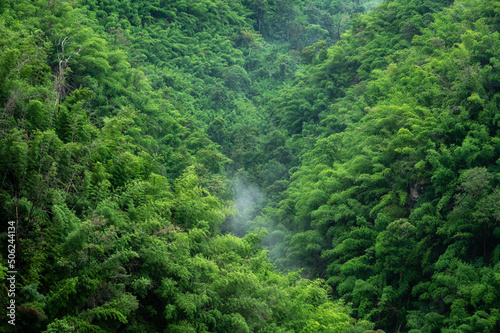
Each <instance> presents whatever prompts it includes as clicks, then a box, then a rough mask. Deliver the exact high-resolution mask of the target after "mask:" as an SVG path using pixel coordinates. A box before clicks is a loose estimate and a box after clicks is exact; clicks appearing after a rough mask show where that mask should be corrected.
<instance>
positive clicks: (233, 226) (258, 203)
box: [225, 176, 264, 237]
mask: <svg viewBox="0 0 500 333" xmlns="http://www.w3.org/2000/svg"><path fill="white" fill-rule="evenodd" d="M232 191H233V206H234V210H235V214H234V215H232V216H230V217H229V219H228V223H227V225H226V228H225V229H226V231H227V232H230V233H232V234H233V235H236V236H238V237H243V236H245V234H246V232H247V231H248V230H252V229H254V227H253V226H252V223H251V222H252V220H253V219H254V218H255V217H256V216H257V215H258V214H259V213H260V211H261V210H262V207H263V203H264V195H263V193H262V192H261V191H260V190H259V188H258V187H257V186H256V185H254V184H252V183H251V182H250V181H249V180H248V179H247V178H246V177H243V176H236V177H235V178H234V179H233V181H232Z"/></svg>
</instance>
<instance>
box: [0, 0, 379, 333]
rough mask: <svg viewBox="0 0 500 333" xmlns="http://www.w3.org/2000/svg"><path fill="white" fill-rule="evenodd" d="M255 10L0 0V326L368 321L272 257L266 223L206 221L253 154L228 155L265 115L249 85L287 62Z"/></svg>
mask: <svg viewBox="0 0 500 333" xmlns="http://www.w3.org/2000/svg"><path fill="white" fill-rule="evenodd" d="M299 9H300V6H297V10H299ZM255 13H256V11H255V8H254V4H253V3H239V2H234V1H202V2H200V1H174V2H168V3H167V2H165V1H147V2H145V1H91V0H88V1H86V0H82V1H79V2H68V1H65V0H55V1H41V0H40V1H28V0H25V1H10V0H7V1H2V2H1V3H0V76H1V77H2V80H1V82H0V106H1V108H2V113H1V117H0V132H1V138H0V177H1V185H0V202H1V205H0V218H1V223H2V234H1V237H2V243H3V244H8V243H10V244H11V245H15V248H16V253H15V258H16V265H15V268H16V270H17V271H18V274H17V280H16V296H15V301H16V316H17V317H16V322H15V323H16V326H15V327H14V326H12V325H7V319H8V318H6V316H5V315H6V312H5V311H4V312H3V313H2V315H1V320H2V326H1V329H0V331H2V332H9V331H22V332H118V331H120V332H161V331H164V332H182V333H184V332H317V331H325V332H343V331H346V330H351V331H353V332H362V331H364V330H366V329H369V328H372V327H373V324H371V323H369V322H368V321H363V320H361V321H356V320H354V319H353V318H351V317H350V313H351V310H350V308H349V307H348V306H346V305H344V303H342V302H336V303H333V302H332V300H331V289H330V288H329V287H328V286H327V285H326V284H325V282H324V280H306V279H303V278H301V277H300V276H299V274H298V273H297V272H292V273H289V274H283V273H280V272H278V271H276V269H275V268H274V266H273V265H272V264H270V263H269V260H268V259H267V252H266V250H265V249H264V248H263V247H262V246H259V243H260V242H261V241H262V239H263V237H264V236H265V235H266V233H267V232H266V231H265V230H255V231H253V232H248V233H247V234H246V236H245V237H243V238H238V237H236V236H233V235H231V234H227V233H226V234H222V233H221V232H220V231H221V228H222V227H223V226H224V223H226V221H227V219H228V216H230V215H233V214H235V212H234V209H233V208H232V204H231V201H229V200H230V199H231V198H232V194H231V187H230V183H229V181H228V179H229V178H230V177H231V170H237V169H238V168H240V167H249V166H250V163H247V162H245V157H244V156H243V157H241V158H239V159H238V158H235V156H238V154H239V155H244V154H245V153H247V152H246V151H245V152H243V151H241V152H240V150H243V149H245V147H248V145H249V144H251V143H250V142H247V139H248V138H249V137H255V136H256V134H257V131H258V129H260V128H264V127H265V125H264V123H263V122H262V119H264V117H263V116H262V114H263V113H262V112H260V111H259V112H258V110H257V106H256V105H255V104H254V103H256V102H255V101H254V100H251V98H254V97H255V98H257V100H256V101H257V102H258V101H259V100H258V99H259V98H263V97H262V96H261V95H262V94H261V93H262V91H263V90H265V89H266V88H265V87H264V86H265V85H268V86H269V85H273V84H274V85H275V86H276V85H277V84H278V82H282V80H285V79H287V78H288V79H290V78H291V77H292V74H293V71H294V70H295V67H296V66H297V60H293V59H292V57H291V56H290V55H287V52H288V46H286V45H289V43H288V44H287V42H285V41H283V40H277V41H276V42H275V44H273V45H270V44H266V45H265V46H266V48H267V49H264V47H263V45H262V44H264V41H263V40H262V38H261V37H260V36H261V34H259V33H258V32H257V31H255V30H254V28H253V25H254V23H255V22H254V17H255V15H256V14H255ZM308 24H309V23H307V22H302V25H304V26H307V25H308ZM268 31H269V30H268ZM310 38H313V35H311V36H310ZM275 50H279V54H276V52H275ZM266 57H267V58H271V59H274V60H273V61H274V63H273V64H272V65H271V66H267V67H264V66H266V65H265V64H264V59H266ZM273 57H274V58H273ZM266 60H268V59H266ZM252 75H253V76H254V77H252ZM266 76H267V77H266ZM265 79H267V80H268V81H266V80H265ZM259 84H263V85H264V86H262V87H260V86H259ZM264 98H265V97H264ZM267 99H269V98H267ZM250 120H251V121H250ZM230 121H234V123H237V124H235V125H234V126H233V125H232V124H231V126H229V125H230ZM269 131H270V132H271V129H269ZM263 134H266V133H263ZM237 135H239V137H238V136H237ZM274 137H278V138H279V140H281V139H282V138H283V134H277V135H274V136H273V135H270V137H269V139H268V140H263V141H262V142H260V141H259V145H260V146H263V145H266V144H267V145H269V144H270V142H273V140H275V139H274ZM254 140H255V139H254ZM259 140H260V139H259ZM235 142H240V146H239V145H238V144H237V143H236V144H234V147H236V148H233V143H235ZM279 142H280V141H278V143H277V144H279ZM223 153H225V154H226V155H228V156H230V157H232V158H233V159H229V158H228V157H226V156H225V155H224V154H223ZM287 154H288V155H290V154H289V153H287V152H286V151H285V152H284V153H283V154H282V155H284V156H288V155H287ZM287 158H288V159H287ZM291 159H292V157H286V158H285V157H284V158H283V159H282V160H283V162H284V163H286V162H287V161H288V160H291ZM282 168H284V167H282ZM285 173H286V171H285ZM271 181H273V180H272V179H271V180H270V182H271ZM10 221H13V223H15V225H16V229H17V234H16V237H15V239H14V238H11V237H10V235H7V232H6V230H7V225H11V223H12V222H10ZM226 228H227V227H226ZM2 257H3V258H4V259H3V261H2V262H1V265H0V277H1V279H2V292H1V293H2V298H1V304H2V307H3V308H4V309H5V308H6V306H7V304H8V303H7V302H9V301H10V299H12V297H10V296H9V297H7V289H8V288H7V284H8V282H7V281H6V280H5V277H6V271H7V267H8V266H7V261H6V259H5V258H6V256H4V255H3V256H2Z"/></svg>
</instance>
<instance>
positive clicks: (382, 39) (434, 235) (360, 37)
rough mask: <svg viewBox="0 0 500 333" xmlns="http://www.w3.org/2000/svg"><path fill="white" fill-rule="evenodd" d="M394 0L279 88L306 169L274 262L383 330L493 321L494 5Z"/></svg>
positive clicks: (276, 210)
mask: <svg viewBox="0 0 500 333" xmlns="http://www.w3.org/2000/svg"><path fill="white" fill-rule="evenodd" d="M446 5H448V4H447V3H446V2H442V1H426V2H424V3H420V2H417V1H415V2H407V1H390V2H387V3H384V4H382V5H381V6H380V7H378V8H377V9H376V10H374V11H373V12H371V13H369V14H367V15H361V16H359V17H358V18H356V19H355V20H354V21H353V23H352V27H351V30H350V31H349V32H348V33H347V34H345V35H344V36H343V39H342V42H341V43H338V44H337V45H335V46H334V47H331V48H329V49H328V50H326V51H325V52H323V51H322V52H320V53H319V54H318V55H317V56H316V57H315V58H314V59H312V64H311V65H310V66H308V67H306V68H305V69H304V70H303V71H301V72H300V73H299V74H298V75H297V80H296V82H295V83H294V85H293V86H290V87H289V88H286V89H284V90H283V91H282V92H281V94H280V95H279V96H278V97H277V98H276V99H275V101H274V103H275V105H276V108H277V109H278V112H277V114H278V118H279V119H280V121H281V124H282V125H283V126H284V127H285V128H287V129H289V131H291V133H295V136H294V138H295V139H294V142H293V146H294V147H295V148H296V149H297V151H299V153H300V156H301V164H300V167H299V168H298V169H296V170H295V171H293V170H292V171H293V174H292V175H291V177H290V182H289V184H287V189H286V191H285V192H284V194H283V196H282V199H281V201H280V202H279V203H278V202H274V203H273V204H272V205H270V206H269V207H268V208H266V210H265V213H264V214H263V215H262V216H260V217H258V218H257V219H255V224H257V225H270V224H271V225H273V229H274V230H273V229H271V231H272V233H271V235H272V236H273V237H272V238H271V239H269V244H270V246H271V248H272V249H271V257H272V258H273V259H274V260H275V262H276V263H277V264H278V265H279V266H280V267H282V268H287V267H291V268H297V267H306V269H305V273H306V275H307V276H309V277H322V278H325V279H327V282H328V283H329V284H330V285H331V286H332V287H333V288H334V294H335V295H336V297H339V298H341V299H343V300H344V301H346V302H349V303H351V304H352V306H353V308H354V309H355V314H356V316H358V317H359V318H365V319H369V320H372V321H374V322H376V323H377V326H378V327H380V328H382V329H385V330H387V331H402V332H440V331H442V332H497V331H499V330H500V312H499V308H498V304H499V302H500V294H499V292H498V291H499V290H500V289H499V287H500V280H499V277H500V261H499V259H500V257H499V255H500V243H499V238H500V225H499V219H500V215H499V213H500V206H499V205H498V199H499V198H500V197H499V194H500V189H499V184H500V183H499V182H500V178H499V177H500V160H499V157H500V140H499V137H500V132H499V130H500V112H499V109H498V103H499V97H500V95H499V87H500V86H499V85H498V82H499V81H500V74H499V71H498V70H499V63H498V59H499V56H500V54H499V52H500V44H499V36H500V35H499V29H500V25H499V22H500V21H499V17H500V16H499V14H500V13H499V12H498V3H497V2H496V1H474V0H464V1H455V2H454V4H453V5H452V6H450V7H449V8H445V7H444V6H446Z"/></svg>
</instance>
